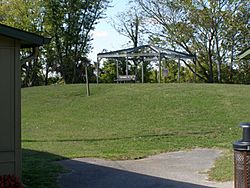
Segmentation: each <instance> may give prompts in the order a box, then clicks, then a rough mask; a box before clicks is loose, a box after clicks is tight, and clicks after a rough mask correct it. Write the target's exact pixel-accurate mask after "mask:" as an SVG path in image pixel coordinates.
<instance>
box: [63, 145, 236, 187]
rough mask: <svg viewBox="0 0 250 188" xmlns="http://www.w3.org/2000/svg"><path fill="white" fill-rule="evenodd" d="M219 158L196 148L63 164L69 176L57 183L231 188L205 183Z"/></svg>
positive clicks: (75, 185) (79, 160) (73, 161)
mask: <svg viewBox="0 0 250 188" xmlns="http://www.w3.org/2000/svg"><path fill="white" fill-rule="evenodd" d="M221 154H222V152H221V151H219V150H214V149H199V148H198V149H194V150H189V151H178V152H169V153H163V154H159V155H155V156H150V157H148V158H145V159H139V160H125V161H124V160H122V161H111V160H103V159H96V158H80V159H72V160H64V161H60V162H59V163H60V164H61V165H63V166H64V167H65V168H66V169H68V170H70V172H69V173H66V174H61V175H60V176H59V177H58V183H59V186H60V188H209V187H216V188H232V187H233V182H224V183H220V182H212V181H209V180H208V175H207V171H208V170H209V169H211V168H212V167H213V163H214V161H215V160H216V158H217V157H219V156H220V155H221ZM232 165H233V164H232Z"/></svg>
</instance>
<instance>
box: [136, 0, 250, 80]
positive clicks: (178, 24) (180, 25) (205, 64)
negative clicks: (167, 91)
mask: <svg viewBox="0 0 250 188" xmlns="http://www.w3.org/2000/svg"><path fill="white" fill-rule="evenodd" d="M137 2H138V4H139V5H140V7H141V9H142V10H143V11H144V16H145V17H147V18H148V19H149V20H151V22H153V23H154V26H155V27H149V28H150V31H149V32H152V36H154V37H157V38H158V39H159V40H160V41H162V44H163V45H166V46H170V47H173V48H174V49H180V50H183V51H185V52H186V53H190V54H194V53H196V54H197V61H196V63H197V64H198V74H197V76H198V77H199V78H200V79H204V80H205V81H207V82H214V81H218V82H221V81H222V75H221V65H222V64H228V61H229V58H228V57H227V56H228V54H232V53H230V52H231V51H232V50H231V49H232V48H234V54H235V50H237V48H235V44H236V43H238V45H239V44H241V45H243V41H242V40H239V38H248V39H249V32H246V30H247V29H249V20H248V18H249V7H250V6H249V4H250V3H249V2H248V1H244V0H230V1H228V0H218V1H214V0H199V1H198V0H192V1H191V0H138V1H137ZM230 20H234V22H236V24H235V25H234V26H233V27H232V21H230ZM230 23H231V24H230ZM244 28H245V29H244ZM230 33H232V34H230ZM228 34H229V36H230V35H231V37H226V36H227V35H228ZM232 36H233V42H234V44H233V45H228V44H231V43H232V42H230V41H232ZM236 36H237V37H236ZM236 41H237V42H236ZM229 46H231V47H232V48H231V49H229V48H228V47H229ZM184 63H185V62H184ZM186 66H187V67H188V68H189V69H190V70H191V71H192V72H193V71H194V70H193V68H192V67H193V66H190V65H189V64H187V63H186ZM223 67H224V66H223ZM231 68H232V66H231ZM215 75H217V77H215ZM224 80H225V77H224Z"/></svg>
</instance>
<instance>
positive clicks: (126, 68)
mask: <svg viewBox="0 0 250 188" xmlns="http://www.w3.org/2000/svg"><path fill="white" fill-rule="evenodd" d="M126 76H127V77H128V55H127V56H126Z"/></svg>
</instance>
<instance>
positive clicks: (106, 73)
mask: <svg viewBox="0 0 250 188" xmlns="http://www.w3.org/2000/svg"><path fill="white" fill-rule="evenodd" d="M116 69H117V68H116V61H115V60H107V61H104V63H103V68H102V70H101V74H100V81H101V82H103V83H113V82H114V80H115V79H116V75H117V73H116V72H117V70H116Z"/></svg>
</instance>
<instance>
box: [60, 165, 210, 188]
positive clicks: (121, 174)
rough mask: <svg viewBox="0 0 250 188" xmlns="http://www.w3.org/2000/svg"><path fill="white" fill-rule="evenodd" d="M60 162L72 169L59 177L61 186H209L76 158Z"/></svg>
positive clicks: (199, 187)
mask: <svg viewBox="0 0 250 188" xmlns="http://www.w3.org/2000/svg"><path fill="white" fill-rule="evenodd" d="M60 164H62V165H63V166H64V167H65V168H67V169H70V170H71V172H70V173H65V174H62V175H61V176H60V177H59V185H60V188H70V187H74V188H109V187H113V188H209V187H208V186H203V185H196V184H192V183H186V182H180V181H174V180H169V179H163V178H159V177H154V176H149V175H145V174H139V173H135V172H129V171H126V170H120V169H116V168H113V167H112V168H111V167H106V166H100V165H96V164H90V163H86V162H82V161H76V160H64V161H61V162H60Z"/></svg>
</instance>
